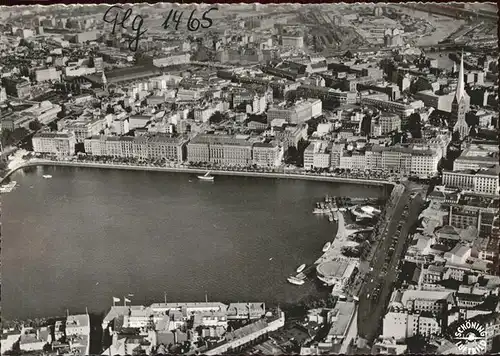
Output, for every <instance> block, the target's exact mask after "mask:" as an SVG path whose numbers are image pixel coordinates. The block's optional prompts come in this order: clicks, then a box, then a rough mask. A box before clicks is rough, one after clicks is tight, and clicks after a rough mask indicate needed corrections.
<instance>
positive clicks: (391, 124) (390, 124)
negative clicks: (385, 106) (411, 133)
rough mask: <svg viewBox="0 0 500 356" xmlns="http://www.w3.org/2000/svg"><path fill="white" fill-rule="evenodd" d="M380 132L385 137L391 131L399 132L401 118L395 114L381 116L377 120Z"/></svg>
mask: <svg viewBox="0 0 500 356" xmlns="http://www.w3.org/2000/svg"><path fill="white" fill-rule="evenodd" d="M378 123H379V125H380V132H381V134H382V135H385V134H387V133H389V132H393V131H401V118H400V117H399V115H396V114H382V115H380V117H379V118H378Z"/></svg>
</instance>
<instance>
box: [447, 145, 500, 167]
mask: <svg viewBox="0 0 500 356" xmlns="http://www.w3.org/2000/svg"><path fill="white" fill-rule="evenodd" d="M497 164H498V144H483V143H471V144H469V145H468V146H467V147H466V149H465V150H464V151H463V152H462V154H461V155H460V157H458V158H457V159H456V160H455V161H454V162H453V170H454V171H461V170H465V169H480V168H490V167H492V166H495V165H497Z"/></svg>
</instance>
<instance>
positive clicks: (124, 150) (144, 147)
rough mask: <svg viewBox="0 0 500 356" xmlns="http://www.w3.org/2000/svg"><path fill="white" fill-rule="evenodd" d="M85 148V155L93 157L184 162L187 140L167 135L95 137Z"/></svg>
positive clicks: (85, 142) (88, 141)
mask: <svg viewBox="0 0 500 356" xmlns="http://www.w3.org/2000/svg"><path fill="white" fill-rule="evenodd" d="M84 147H85V153H87V154H88V155H93V156H112V157H121V158H131V157H134V158H138V159H152V160H156V159H166V160H170V161H175V162H182V161H184V159H185V147H186V140H185V139H183V138H181V137H172V136H170V135H167V134H156V135H147V136H139V137H131V136H121V137H120V136H93V137H90V138H87V139H85V140H84Z"/></svg>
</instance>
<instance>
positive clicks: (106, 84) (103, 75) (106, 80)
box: [101, 70, 108, 90]
mask: <svg viewBox="0 0 500 356" xmlns="http://www.w3.org/2000/svg"><path fill="white" fill-rule="evenodd" d="M101 81H102V88H103V89H104V90H108V79H107V78H106V74H104V70H103V71H102V76H101Z"/></svg>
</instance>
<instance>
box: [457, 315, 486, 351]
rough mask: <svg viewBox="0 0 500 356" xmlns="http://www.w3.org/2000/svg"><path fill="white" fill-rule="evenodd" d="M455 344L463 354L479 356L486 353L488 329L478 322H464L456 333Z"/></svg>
mask: <svg viewBox="0 0 500 356" xmlns="http://www.w3.org/2000/svg"><path fill="white" fill-rule="evenodd" d="M454 339H455V342H456V345H457V347H458V349H459V350H460V352H461V353H463V354H467V355H478V354H484V353H485V352H486V329H485V327H484V326H483V325H481V324H479V323H478V322H477V321H470V320H467V321H464V322H463V323H462V324H460V326H459V327H458V328H457V331H456V332H455V337H454Z"/></svg>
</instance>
